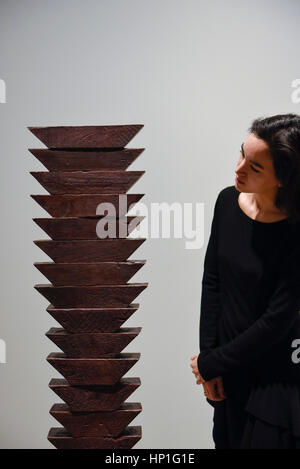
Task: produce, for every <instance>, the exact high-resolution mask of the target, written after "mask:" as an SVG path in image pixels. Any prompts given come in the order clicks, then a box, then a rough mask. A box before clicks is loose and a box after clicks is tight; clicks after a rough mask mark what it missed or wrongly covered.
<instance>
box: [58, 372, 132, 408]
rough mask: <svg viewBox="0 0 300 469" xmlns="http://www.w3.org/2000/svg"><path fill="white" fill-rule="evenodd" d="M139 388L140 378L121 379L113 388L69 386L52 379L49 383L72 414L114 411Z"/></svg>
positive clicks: (59, 380)
mask: <svg viewBox="0 0 300 469" xmlns="http://www.w3.org/2000/svg"><path fill="white" fill-rule="evenodd" d="M139 386H141V380H140V378H121V379H120V380H119V381H118V382H117V383H116V384H115V385H113V386H103V385H102V386H101V385H100V386H71V385H70V383H69V382H68V381H67V380H65V379H52V380H51V381H50V383H49V387H50V389H52V391H53V392H55V393H56V394H57V395H58V397H60V399H62V400H63V401H65V402H66V403H67V405H68V406H69V408H70V410H71V411H72V412H97V411H114V410H116V409H119V408H120V406H121V405H122V403H123V402H124V401H126V399H128V397H129V396H130V395H131V394H132V393H133V392H134V391H135V390H136V389H137V388H138V387H139Z"/></svg>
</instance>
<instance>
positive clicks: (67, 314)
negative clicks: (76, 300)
mask: <svg viewBox="0 0 300 469" xmlns="http://www.w3.org/2000/svg"><path fill="white" fill-rule="evenodd" d="M138 308H139V304H138V303H132V304H130V305H129V306H128V307H127V308H54V306H53V305H50V306H48V308H47V312H48V313H49V314H51V316H52V317H53V318H54V319H55V320H56V321H57V322H59V324H61V325H62V326H63V328H64V329H65V330H66V331H68V332H70V333H73V334H77V333H80V332H116V331H118V330H119V329H120V328H121V326H122V325H123V324H124V322H125V321H127V319H129V318H130V316H131V315H132V314H133V313H135V312H136V311H137V310H138Z"/></svg>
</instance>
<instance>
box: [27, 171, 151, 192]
mask: <svg viewBox="0 0 300 469" xmlns="http://www.w3.org/2000/svg"><path fill="white" fill-rule="evenodd" d="M144 173H145V171H66V172H62V171H55V172H49V171H31V172H30V174H31V175H32V176H33V177H34V178H35V179H36V180H37V181H38V182H39V183H40V184H41V185H42V186H43V187H44V188H45V189H46V190H47V191H48V192H49V193H50V194H53V195H61V194H116V193H119V194H125V193H126V192H127V191H128V190H129V189H130V188H131V187H132V186H133V185H134V184H135V183H136V182H137V181H138V180H139V179H140V178H141V176H142V175H143V174H144Z"/></svg>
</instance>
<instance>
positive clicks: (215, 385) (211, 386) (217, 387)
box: [203, 376, 226, 401]
mask: <svg viewBox="0 0 300 469" xmlns="http://www.w3.org/2000/svg"><path fill="white" fill-rule="evenodd" d="M203 388H204V394H205V397H207V398H208V399H210V400H211V401H223V400H224V399H226V396H225V393H224V388H223V380H222V377H221V376H217V377H216V378H213V379H211V380H209V381H205V382H204V383H203Z"/></svg>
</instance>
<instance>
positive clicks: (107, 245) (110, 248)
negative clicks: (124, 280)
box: [34, 238, 146, 263]
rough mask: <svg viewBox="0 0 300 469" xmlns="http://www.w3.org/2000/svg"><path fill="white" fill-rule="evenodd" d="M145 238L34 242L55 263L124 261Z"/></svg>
mask: <svg viewBox="0 0 300 469" xmlns="http://www.w3.org/2000/svg"><path fill="white" fill-rule="evenodd" d="M144 241H146V238H132V239H129V238H127V239H124V238H116V239H110V238H107V239H97V240H75V241H53V240H36V241H34V243H35V244H36V246H38V247H39V248H40V249H42V251H44V252H45V253H46V254H47V255H48V256H49V257H51V259H52V260H54V261H55V262H57V263H68V262H70V263H77V262H92V263H95V262H106V261H126V260H127V259H128V257H130V256H131V255H132V254H133V253H134V251H136V250H137V249H138V248H139V247H140V246H141V244H142V243H144Z"/></svg>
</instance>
